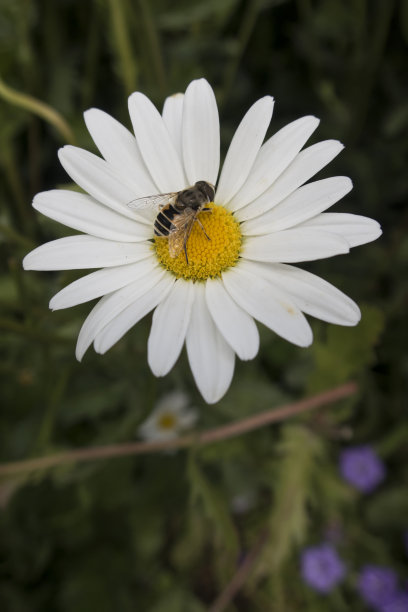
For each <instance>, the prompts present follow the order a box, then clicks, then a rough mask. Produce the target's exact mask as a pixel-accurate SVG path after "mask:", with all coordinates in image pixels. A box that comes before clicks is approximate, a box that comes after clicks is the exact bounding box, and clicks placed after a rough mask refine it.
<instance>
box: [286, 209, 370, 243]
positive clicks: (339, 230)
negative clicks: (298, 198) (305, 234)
mask: <svg viewBox="0 0 408 612" xmlns="http://www.w3.org/2000/svg"><path fill="white" fill-rule="evenodd" d="M298 227H299V229H300V228H303V227H305V228H307V229H311V230H313V231H314V230H316V231H323V232H332V233H333V234H339V235H340V236H342V237H343V238H344V239H345V240H347V242H348V243H349V245H350V246H351V247H355V246H359V245H360V244H366V243H367V242H372V241H373V240H377V238H378V237H379V236H381V234H382V231H381V225H380V224H379V223H377V221H375V220H374V219H370V218H369V217H362V216H361V215H352V214H349V213H322V214H321V215H317V217H313V219H309V220H308V221H305V222H304V223H302V224H301V225H299V226H298Z"/></svg>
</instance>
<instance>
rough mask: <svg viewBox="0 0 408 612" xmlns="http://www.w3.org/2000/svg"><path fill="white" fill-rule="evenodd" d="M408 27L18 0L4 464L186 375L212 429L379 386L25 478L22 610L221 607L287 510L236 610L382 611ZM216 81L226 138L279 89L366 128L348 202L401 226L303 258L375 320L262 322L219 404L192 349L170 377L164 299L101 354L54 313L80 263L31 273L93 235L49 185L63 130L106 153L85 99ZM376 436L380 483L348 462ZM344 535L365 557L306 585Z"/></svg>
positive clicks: (181, 383)
mask: <svg viewBox="0 0 408 612" xmlns="http://www.w3.org/2000/svg"><path fill="white" fill-rule="evenodd" d="M407 44H408V2H407V1H406V0H405V1H403V0H401V1H400V2H397V1H395V2H394V1H393V0H387V1H385V0H370V1H369V0H324V1H323V0H320V1H313V0H299V1H298V2H291V1H289V0H288V1H285V0H264V1H262V0H258V1H255V0H254V1H253V2H250V1H249V2H244V1H238V0H211V1H207V0H206V1H204V0H203V1H199V2H191V1H190V0H177V2H174V3H170V2H166V1H165V0H133V1H132V0H111V1H108V0H99V1H91V0H89V1H88V2H81V1H79V0H58V1H56V0H35V1H33V2H28V1H27V0H1V1H0V52H1V53H0V70H1V78H2V81H1V82H0V88H1V98H2V99H1V100H0V164H1V168H2V174H3V176H2V182H1V186H0V203H1V213H0V251H1V264H0V265H1V268H0V274H1V276H0V306H1V315H0V328H1V332H0V333H1V344H0V356H1V360H0V376H1V429H0V453H1V460H2V462H7V461H15V460H17V459H27V458H32V457H36V456H42V455H45V454H51V453H54V452H57V451H59V450H64V449H72V448H75V447H78V446H93V445H102V444H106V443H112V442H120V441H125V440H132V439H136V438H137V428H138V426H139V424H140V423H141V422H142V421H143V420H144V419H145V418H146V415H147V414H148V413H149V412H150V411H151V410H152V408H153V406H154V404H155V402H156V401H157V400H158V399H159V398H160V397H162V396H163V395H164V394H165V393H166V392H168V391H169V390H172V389H174V388H182V389H185V390H187V391H188V393H189V394H190V396H191V398H192V403H193V404H194V405H196V406H197V407H198V409H199V411H200V420H199V422H198V427H199V428H208V427H214V426H217V425H220V424H224V423H227V422H231V421H234V420H237V419H240V418H243V417H245V416H248V415H250V414H253V413H256V412H259V411H262V410H267V409H272V408H274V407H275V406H276V407H277V406H278V405H280V404H282V403H284V402H286V401H291V400H294V399H299V398H301V397H303V396H305V395H306V394H311V393H314V392H317V391H321V390H323V389H328V388H331V387H333V386H336V385H338V384H341V383H343V382H345V381H348V380H350V379H354V380H356V381H357V382H358V384H359V387H360V391H359V393H358V394H357V395H356V396H355V397H353V398H352V399H349V400H346V401H343V402H340V403H338V404H336V405H332V406H328V407H326V408H324V409H321V410H319V411H318V412H314V413H311V414H310V415H309V416H307V417H302V418H298V419H297V420H292V421H291V422H287V423H285V424H283V425H280V426H275V427H267V428H264V429H262V430H260V431H258V432H254V433H249V434H246V435H244V436H241V437H239V438H237V439H233V440H231V441H225V442H220V443H217V444H214V445H210V446H208V447H205V448H203V449H201V450H198V449H196V450H194V449H193V450H190V451H185V450H183V451H179V452H177V453H174V454H171V455H168V454H155V455H147V456H143V457H136V458H122V459H114V460H111V461H109V460H106V461H102V462H96V463H88V464H83V465H81V464H78V465H69V466H62V467H59V468H56V469H53V470H51V471H43V472H37V473H35V474H25V475H23V476H22V477H21V478H20V479H19V480H10V479H8V480H6V479H3V480H2V481H0V496H1V501H2V502H3V506H4V509H3V510H2V511H1V514H0V541H1V545H0V607H1V609H2V610H7V611H10V612H54V611H58V612H71V611H72V610H75V611H76V612H94V611H98V612H113V611H115V612H116V611H120V612H127V611H133V610H141V611H143V612H145V611H146V612H201V611H204V610H207V609H208V608H209V605H210V603H211V602H212V601H213V600H214V599H215V598H216V597H217V595H218V594H219V593H220V592H221V591H222V589H223V588H224V587H225V585H226V583H227V582H228V581H229V580H230V579H231V577H232V576H233V574H234V573H235V572H236V569H237V562H238V560H239V559H241V558H242V555H243V554H244V553H245V552H246V551H248V549H250V548H252V547H253V546H254V543H255V542H256V541H257V539H258V538H259V535H260V534H261V533H263V532H264V529H265V526H268V529H269V537H268V540H267V543H266V545H265V547H264V549H263V552H262V554H261V555H260V559H259V563H258V564H257V565H256V569H255V572H254V573H253V574H252V576H251V577H250V578H249V579H248V580H247V581H246V583H245V585H244V587H243V589H242V590H241V592H240V594H239V595H238V597H237V598H236V599H235V601H234V603H233V604H230V605H229V607H228V608H227V610H229V611H231V612H233V611H236V612H238V611H247V612H256V611H262V612H265V611H269V610H270V611H274V612H286V611H288V612H290V611H298V610H299V611H300V610H302V611H303V610H307V611H310V612H323V611H328V612H343V611H344V612H345V611H348V610H353V611H357V612H358V611H361V612H362V611H363V610H364V609H366V608H364V605H363V604H362V603H361V602H360V600H359V598H358V596H357V594H356V591H355V587H354V582H355V576H356V572H357V571H358V569H359V568H360V567H361V566H362V565H363V564H365V563H368V562H371V563H376V564H383V565H391V566H392V567H394V568H395V569H396V570H397V571H398V572H399V574H400V575H401V577H402V578H404V579H406V578H407V573H406V567H405V574H404V562H405V564H406V553H405V552H404V547H403V543H402V537H403V532H404V530H406V529H407V528H408V519H407V517H408V491H407V485H406V483H407V482H408V450H407V449H408V419H407V412H406V407H407V405H408V401H407V397H408V388H407V387H408V385H407V380H408V356H407V349H406V347H407V345H408V331H407V330H408V326H407V324H406V309H407V305H408V297H407V288H408V234H407V226H408V215H407V208H406V200H407V194H408V173H407V169H406V159H407V148H408V138H407V132H408V129H407V128H408V101H407V100H408V98H407V93H408V92H407V89H408V83H407V79H406V75H407V67H408V66H407ZM199 76H205V77H206V78H207V79H208V80H209V81H210V82H211V83H212V85H213V86H214V88H215V91H216V94H217V99H218V101H219V103H220V114H221V121H222V139H223V153H224V154H225V151H226V147H227V144H228V142H229V140H230V138H231V136H232V134H233V132H234V129H235V128H236V126H237V125H238V123H239V121H240V118H241V117H242V115H243V113H244V112H245V111H246V109H247V108H248V107H249V106H250V104H252V103H253V102H254V101H255V100H256V99H257V98H259V97H261V96H263V95H265V94H272V95H273V96H274V97H275V99H276V106H275V113H274V118H273V121H272V128H271V129H272V130H273V131H275V130H277V129H278V128H279V127H281V126H282V125H284V124H285V123H287V122H289V121H291V120H293V119H295V118H297V117H299V116H302V115H306V114H315V115H316V116H318V117H320V118H321V120H322V121H321V126H320V127H319V129H318V131H317V135H316V136H314V139H315V141H317V140H323V139H326V138H336V139H339V140H341V141H343V142H344V143H345V145H346V149H345V151H344V152H343V153H342V154H341V155H340V157H339V158H338V159H336V160H335V161H334V162H333V163H332V164H330V166H329V168H328V169H327V170H325V172H324V173H321V177H323V176H330V175H336V174H339V175H342V174H344V175H348V176H350V177H351V178H352V179H353V181H354V190H353V191H352V193H351V194H350V195H349V196H347V197H346V198H345V202H344V203H341V204H340V205H337V206H336V208H335V210H336V211H349V212H354V213H359V214H363V215H367V216H369V217H373V218H375V219H377V220H378V221H380V222H381V224H382V225H383V229H384V235H383V237H382V238H381V239H380V240H378V241H377V242H375V243H373V244H369V245H367V246H362V247H358V248H356V249H353V251H352V252H351V254H350V255H347V256H340V257H336V258H333V259H329V260H326V261H322V262H316V263H313V264H309V265H307V266H303V267H305V268H307V269H309V270H311V271H313V272H315V273H317V274H321V275H322V276H323V277H324V278H326V279H327V280H329V281H331V282H333V284H335V285H336V286H338V287H339V288H340V289H342V290H343V291H344V292H345V293H347V294H348V295H350V296H351V297H352V298H353V299H355V300H356V301H357V302H358V303H359V304H360V305H361V306H362V312H363V319H362V322H361V324H360V325H359V326H358V327H356V328H352V329H344V328H340V327H335V326H330V325H328V324H325V323H320V322H317V321H313V322H312V325H313V329H314V333H315V343H314V345H313V346H312V347H311V348H310V349H298V348H296V347H294V346H291V345H289V344H288V343H286V342H284V341H283V340H280V339H279V338H277V337H276V336H274V335H273V334H272V333H271V332H269V331H267V330H266V329H262V346H261V351H260V353H259V355H258V357H257V359H256V360H255V361H254V362H250V363H238V364H237V368H236V374H235V378H234V382H233V384H232V386H231V389H230V391H229V392H228V393H227V395H226V396H225V398H224V399H223V400H222V401H221V402H219V404H217V405H215V406H206V405H205V404H204V402H203V401H202V399H201V398H200V396H199V395H198V393H197V391H196V389H195V387H194V383H193V381H192V377H191V374H190V371H189V368H188V364H187V359H186V357H185V355H183V356H182V358H181V359H180V360H179V362H178V364H177V366H176V367H175V368H174V370H173V371H172V372H171V374H170V375H168V376H167V377H166V378H165V379H155V378H154V377H153V376H152V375H151V373H150V371H149V369H148V366H147V363H146V340H147V336H148V331H149V326H150V318H149V317H147V318H146V319H145V320H144V321H143V322H142V323H141V324H139V325H138V326H137V327H136V328H135V329H133V330H132V331H131V332H130V333H129V334H127V336H126V337H125V338H124V339H123V340H122V341H121V342H120V343H119V344H118V345H117V346H115V347H114V348H113V349H112V350H111V351H110V352H109V353H108V354H107V355H105V356H104V357H100V356H97V355H95V354H94V353H93V351H92V350H90V351H89V354H88V355H87V356H86V357H85V360H84V363H83V364H82V365H80V364H78V363H77V362H76V361H75V357H74V348H75V342H76V336H77V333H78V330H79V328H80V325H81V322H82V321H83V319H84V317H85V316H86V313H87V312H88V311H89V308H90V307H89V305H85V306H83V307H82V306H79V307H76V308H74V309H69V310H66V311H58V312H55V313H51V312H50V311H49V310H48V308H47V304H48V301H49V299H50V298H51V296H52V295H53V294H54V293H56V291H57V290H59V289H60V288H61V287H62V286H64V285H66V284H67V283H68V282H69V281H70V280H72V279H74V278H75V277H76V274H75V273H71V272H67V273H34V272H30V273H24V272H23V271H22V269H21V259H22V257H23V256H24V255H25V254H26V253H27V252H28V251H29V250H31V248H33V247H34V246H36V245H38V244H41V243H43V242H45V241H47V240H50V239H53V238H56V237H60V236H63V235H67V234H69V233H70V230H68V229H66V228H64V227H63V226H61V225H58V224H57V223H54V222H52V221H50V220H48V219H46V218H44V217H42V216H41V215H39V214H35V213H34V211H33V210H32V209H31V206H30V203H31V199H32V196H33V195H34V194H35V193H36V192H38V191H42V190H45V189H51V188H54V187H55V186H56V185H58V186H61V185H63V184H64V183H65V184H66V182H67V176H66V175H65V173H64V171H63V170H62V168H61V167H60V165H59V163H58V160H57V156H56V152H57V149H58V147H59V146H61V145H62V144H65V143H66V142H67V141H69V140H71V141H74V142H75V143H76V144H77V145H79V146H83V147H85V148H89V149H91V150H95V149H94V147H93V145H92V143H91V141H90V137H89V136H88V134H87V132H86V130H85V125H84V122H83V118H82V112H83V110H85V109H86V108H88V107H90V106H96V107H99V108H103V109H104V110H106V111H107V112H109V113H111V114H112V115H114V116H116V117H117V118H118V119H119V120H121V121H123V122H124V123H125V124H126V125H129V119H128V116H127V102H126V98H127V95H128V94H129V93H130V92H132V91H133V90H136V89H140V90H141V91H143V92H144V93H146V94H147V95H149V96H150V97H151V98H152V99H153V100H154V101H155V102H156V103H157V104H158V105H159V106H160V107H161V104H162V102H163V99H164V97H165V96H166V95H168V94H170V93H173V92H175V91H180V90H181V91H182V90H184V89H185V87H186V85H187V84H188V82H189V81H190V80H191V79H192V78H195V77H199ZM5 83H7V86H8V87H10V88H12V89H13V90H16V91H18V92H21V93H24V94H25V95H27V94H29V95H30V96H33V97H34V98H36V99H37V100H39V101H42V102H44V103H46V104H47V105H49V107H50V108H52V109H55V111H57V112H58V115H56V116H55V117H54V116H53V115H51V116H50V113H49V111H48V110H47V109H46V112H45V115H46V117H45V118H44V117H43V118H39V117H38V114H35V113H34V112H32V111H33V110H35V109H34V108H33V101H31V100H28V101H27V100H26V99H24V100H23V101H22V104H23V106H25V108H22V106H21V104H20V102H21V100H20V99H18V98H16V96H15V93H13V91H11V92H10V91H9V90H8V89H7V88H6V87H5V85H4V84H5ZM30 109H31V110H30ZM40 110H41V109H40ZM59 117H64V119H65V121H66V125H65V124H64V123H61V122H60V119H59ZM55 119H56V121H55ZM50 120H51V121H50ZM67 126H68V127H67ZM56 128H57V129H56ZM359 443H369V444H372V445H373V446H374V447H375V448H376V449H377V451H378V452H379V453H380V455H381V456H382V457H383V459H384V461H385V462H386V464H387V469H388V474H387V479H386V481H385V483H384V484H383V485H381V487H380V488H379V489H378V490H377V491H375V492H374V493H372V494H371V495H369V496H366V497H364V496H362V495H361V494H357V493H356V492H354V491H352V490H351V489H350V488H349V487H348V486H347V485H346V484H345V483H343V482H342V481H341V479H340V477H339V475H338V472H337V459H338V454H339V451H340V450H341V448H343V447H345V446H347V445H348V444H359ZM13 491H14V495H11V494H12V492H13ZM242 495H244V496H249V497H250V498H251V499H252V500H253V502H254V503H253V505H252V507H251V508H250V509H248V510H247V512H245V513H243V514H240V515H237V514H236V513H235V514H234V513H233V512H232V510H231V501H232V500H233V499H234V498H235V497H236V496H242ZM329 529H331V530H332V531H333V529H335V531H336V533H337V538H338V540H337V542H338V544H337V548H338V551H339V554H340V555H341V556H342V558H343V559H344V560H345V562H346V564H347V567H348V570H349V571H348V575H347V578H346V581H345V582H344V584H343V585H342V586H340V587H338V588H337V589H336V590H335V591H333V593H331V594H329V595H328V596H319V595H317V594H315V593H314V592H312V591H311V590H310V588H309V587H307V586H306V585H304V584H303V583H302V581H301V579H300V574H299V553H300V551H301V549H302V548H303V547H304V546H308V545H313V544H316V543H319V542H321V541H322V540H324V539H325V537H326V535H327V532H328V530H329Z"/></svg>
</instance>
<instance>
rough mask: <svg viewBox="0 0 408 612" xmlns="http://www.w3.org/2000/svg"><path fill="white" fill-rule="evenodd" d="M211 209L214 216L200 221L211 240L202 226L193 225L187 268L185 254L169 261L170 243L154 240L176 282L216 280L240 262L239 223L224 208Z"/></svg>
mask: <svg viewBox="0 0 408 612" xmlns="http://www.w3.org/2000/svg"><path fill="white" fill-rule="evenodd" d="M208 208H211V213H210V212H201V213H199V214H198V215H197V218H198V219H199V220H200V222H201V223H202V225H203V227H204V229H205V231H206V233H207V235H208V237H209V238H210V240H208V238H207V237H206V235H205V234H204V232H203V230H202V229H201V227H200V225H199V223H194V226H193V229H192V231H191V234H190V237H189V239H188V242H187V254H188V264H187V261H186V257H185V254H184V251H181V252H180V253H179V254H178V256H177V257H174V258H173V257H170V253H169V248H168V239H167V238H162V237H156V238H155V243H154V244H155V250H156V254H157V257H158V259H159V261H160V263H161V265H162V266H163V267H164V268H166V270H169V272H172V273H173V274H174V275H175V276H176V277H177V278H184V279H186V280H196V281H203V280H206V279H207V278H217V277H219V276H221V273H222V272H223V271H224V270H227V269H228V268H230V267H232V266H235V264H236V263H237V261H238V257H239V251H240V248H241V242H242V237H241V230H240V226H239V223H238V222H237V221H236V219H235V218H234V216H233V215H232V213H231V212H229V211H228V210H226V209H225V208H224V207H223V206H218V205H216V204H214V203H211V204H209V205H208Z"/></svg>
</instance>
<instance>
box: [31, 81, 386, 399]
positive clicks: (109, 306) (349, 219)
mask: <svg viewBox="0 0 408 612" xmlns="http://www.w3.org/2000/svg"><path fill="white" fill-rule="evenodd" d="M273 105H274V101H273V98H271V97H270V96H266V97H264V98H261V99H260V100H258V101H257V102H255V104H253V106H252V107H251V108H250V109H249V110H248V112H247V113H246V115H245V116H244V118H243V119H242V121H241V123H240V125H239V126H238V129H237V131H236V133H235V135H234V137H233V139H232V142H231V145H230V147H229V150H228V152H227V155H226V158H225V161H224V164H223V167H222V170H221V172H220V174H219V168H220V126H219V118H218V109H217V104H216V100H215V96H214V93H213V90H212V89H211V87H210V85H209V84H208V83H207V81H206V80H204V79H200V80H196V81H193V82H192V83H190V85H189V86H188V87H187V90H186V92H185V94H184V95H182V94H177V95H175V96H172V97H169V98H167V99H166V101H165V104H164V108H163V113H162V115H160V113H159V112H158V111H157V109H156V108H155V106H154V105H153V104H152V103H151V102H150V100H149V99H148V98H147V97H146V96H145V95H143V94H142V93H140V92H136V93H133V94H132V95H131V96H130V98H129V112H130V118H131V121H132V124H133V129H134V135H133V134H131V133H130V132H129V131H128V130H127V129H126V128H125V127H124V126H123V125H121V124H120V123H118V122H117V121H116V120H115V119H113V118H112V117H110V116H109V115H107V114H106V113H104V112H103V111H100V110H98V109H91V110H88V111H87V112H86V113H85V122H86V125H87V127H88V129H89V132H90V134H91V136H92V138H93V140H94V141H95V144H96V146H97V147H98V149H99V151H100V153H101V155H102V157H99V156H97V155H94V154H92V153H89V152H88V151H85V150H83V149H79V148H77V147H74V146H66V147H63V148H62V149H61V150H60V151H59V158H60V161H61V164H62V165H63V167H64V168H65V170H66V172H67V173H68V174H69V176H70V177H71V178H72V179H73V180H74V181H75V182H76V183H77V184H78V185H79V187H81V188H82V189H83V191H84V192H86V193H76V192H73V191H67V190H51V191H46V192H43V193H39V194H38V195H36V197H35V198H34V202H33V206H34V208H35V209H36V210H38V211H39V212H41V213H43V214H44V215H47V216H48V217H51V218H52V219H55V220H56V221H59V222H60V223H64V224H65V225H67V226H69V227H71V228H73V229H74V230H78V231H80V232H83V235H74V236H70V237H66V238H61V239H58V240H54V241H52V242H49V243H47V244H44V245H42V246H40V247H38V248H37V249H35V250H34V251H32V252H31V253H29V254H28V255H27V256H26V257H25V259H24V262H23V263H24V267H25V269H27V270H67V269H92V268H94V269H95V268H97V269H98V270H97V271H94V272H91V273H90V274H88V275H87V276H84V277H83V278H81V279H79V280H77V281H75V282H73V283H71V284H70V285H68V286H67V287H65V288H64V289H62V290H61V291H60V292H59V293H57V294H56V295H55V296H54V297H53V298H52V300H51V302H50V308H52V309H53V310H55V309H60V308H68V307H70V306H75V305H76V304H80V303H83V302H87V301H89V300H93V299H95V298H100V297H101V298H102V299H100V300H99V302H98V303H97V304H96V306H94V308H93V309H92V310H91V312H90V313H89V315H88V317H87V319H86V320H85V322H84V324H83V326H82V328H81V330H80V333H79V337H78V343H77V348H76V356H77V358H78V359H79V360H81V359H82V357H83V355H84V353H85V351H86V350H87V349H88V348H89V346H90V345H91V344H92V343H93V345H94V348H95V351H97V352H98V353H105V352H106V351H107V350H109V349H110V348H111V347H112V346H113V345H114V344H115V343H116V342H118V340H119V339H120V338H121V337H122V336H123V335H124V334H125V333H126V332H127V331H128V330H129V329H130V328H131V327H133V326H134V325H135V324H136V323H137V322H138V321H139V320H140V319H142V318H143V317H144V316H145V315H147V314H148V313H149V312H150V311H152V310H154V313H153V320H152V327H151V332H150V336H149V340H148V347H147V358H148V363H149V365H150V368H151V370H152V372H153V374H155V375H156V376H164V375H165V374H167V373H168V372H169V371H170V370H171V368H172V367H173V365H174V364H175V363H176V361H177V359H178V356H179V354H180V352H181V349H182V347H183V345H184V342H185V343H186V348H187V355H188V359H189V362H190V367H191V370H192V373H193V376H194V379H195V382H196V384H197V386H198V389H199V390H200V392H201V394H202V395H203V397H204V399H205V400H206V401H207V402H208V403H214V402H217V401H218V400H219V399H220V398H221V397H222V396H223V395H224V393H225V392H226V391H227V389H228V387H229V385H230V383H231V379H232V376H233V372H234V363H235V354H236V355H238V357H239V358H240V359H243V360H246V359H252V358H254V357H255V355H256V354H257V352H258V348H259V334H258V330H257V326H256V324H255V320H257V321H260V322H261V323H263V324H264V325H266V326H267V327H269V328H270V329H271V330H272V331H274V332H275V333H276V334H278V335H279V336H281V337H282V338H285V339H286V340H288V341H289V342H293V343H294V344H296V345H298V346H301V347H306V346H309V345H310V344H311V342H312V331H311V328H310V326H309V323H308V321H307V319H306V318H305V316H304V313H306V314H309V315H312V316H314V317H317V318H319V319H323V320H324V321H328V322H329V323H336V324H338V325H356V323H357V322H358V321H359V319H360V311H359V309H358V306H357V305H356V304H355V303H354V302H353V301H352V300H351V299H349V298H348V297H347V296H345V295H344V294H343V293H341V292H340V291H339V290H338V289H336V288H335V287H333V286H332V285H330V284H329V283H328V282H326V281H324V280H322V279H321V278H319V277H317V276H315V275H313V274H311V273H309V272H305V271H303V270H301V269H299V268H297V267H294V266H292V265H291V264H293V263H298V262H303V261H312V260H316V259H321V258H325V257H332V256H333V255H340V254H343V253H348V252H349V250H350V247H353V246H357V245H360V244H364V243H366V242H370V241H371V240H375V239H376V238H378V236H380V234H381V230H380V226H379V224H378V223H377V222H376V221H374V220H372V219H368V218H366V217H362V216H359V215H352V214H345V213H326V212H324V211H325V210H326V209H327V208H329V207H330V206H331V205H333V204H334V203H335V202H337V201H338V200H340V198H342V197H343V196H344V195H345V194H346V193H348V192H349V191H350V189H351V187H352V183H351V181H350V179H349V178H347V177H344V176H337V177H333V178H327V179H323V180H318V181H314V182H310V183H307V184H305V183H306V182H307V181H308V180H309V179H310V178H311V177H312V176H313V175H314V174H315V173H316V172H318V171H319V170H321V169H322V168H323V167H324V166H326V164H328V163H329V162H330V161H331V160H332V159H333V158H334V157H335V156H336V155H337V154H338V153H339V152H340V151H341V150H342V148H343V145H342V144H341V143H339V142H338V141H336V140H326V141H324V142H319V143H317V144H314V145H312V146H309V147H308V148H306V149H304V150H301V149H302V148H303V146H304V145H305V143H306V141H307V140H308V139H309V138H310V136H311V135H312V133H313V132H314V131H315V129H316V128H317V126H318V124H319V121H318V119H316V117H312V116H307V117H302V118H301V119H298V120H296V121H293V122H292V123H290V124H289V125H287V126H286V127H284V128H282V129H281V130H279V131H278V132H277V133H276V134H274V135H273V136H272V137H271V138H269V139H268V140H266V141H265V142H263V141H264V138H265V134H266V131H267V129H268V126H269V123H270V120H271V117H272V110H273ZM197 181H206V182H208V183H211V184H212V185H217V187H216V193H215V197H214V202H213V203H211V204H210V207H211V209H212V210H211V214H208V213H204V212H202V213H200V214H199V219H200V221H201V224H202V226H203V227H204V229H205V232H206V234H207V235H208V236H209V237H210V240H208V239H207V238H206V236H205V234H204V232H203V231H202V228H201V227H200V226H199V224H198V223H195V224H194V227H193V230H192V232H191V235H190V237H189V239H188V244H187V248H188V260H189V261H188V264H187V262H186V258H185V256H184V253H180V254H179V255H178V256H177V257H171V256H170V253H169V249H168V240H167V239H166V238H162V237H158V238H155V237H154V230H153V226H154V221H155V218H156V216H157V213H158V211H154V210H133V209H131V208H130V207H129V203H130V202H131V201H132V200H134V199H136V198H141V197H144V196H149V195H152V194H157V193H167V192H177V191H181V190H183V189H185V188H186V187H188V186H191V185H194V184H195V183H196V182H197ZM217 181H218V182H217Z"/></svg>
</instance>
